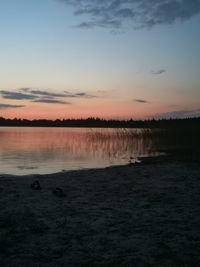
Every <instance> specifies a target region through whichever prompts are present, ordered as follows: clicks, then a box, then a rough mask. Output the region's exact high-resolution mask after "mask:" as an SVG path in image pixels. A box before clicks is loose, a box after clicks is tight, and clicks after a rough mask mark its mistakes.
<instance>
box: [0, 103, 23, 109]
mask: <svg viewBox="0 0 200 267" xmlns="http://www.w3.org/2000/svg"><path fill="white" fill-rule="evenodd" d="M23 107H25V106H24V105H10V104H0V109H8V108H23Z"/></svg>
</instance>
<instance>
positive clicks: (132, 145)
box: [0, 128, 156, 174]
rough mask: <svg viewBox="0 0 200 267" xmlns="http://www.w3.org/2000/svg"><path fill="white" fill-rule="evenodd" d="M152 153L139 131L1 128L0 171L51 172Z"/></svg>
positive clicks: (117, 161)
mask: <svg viewBox="0 0 200 267" xmlns="http://www.w3.org/2000/svg"><path fill="white" fill-rule="evenodd" d="M154 154H156V151H155V150H154V149H153V144H152V141H151V139H150V138H144V136H143V135H142V134H141V132H140V130H137V129H135V130H131V131H130V130H129V131H127V130H126V129H124V130H122V129H121V130H118V129H85V128H1V129H0V163H1V167H0V172H1V173H10V174H31V173H52V172H57V171H60V170H62V169H64V170H72V169H79V168H98V167H105V166H109V165H114V164H126V163H128V161H129V158H130V157H132V158H137V157H139V156H149V155H154Z"/></svg>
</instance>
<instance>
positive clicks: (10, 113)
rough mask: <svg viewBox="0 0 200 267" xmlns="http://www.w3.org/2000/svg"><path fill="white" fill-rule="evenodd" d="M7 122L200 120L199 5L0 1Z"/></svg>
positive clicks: (2, 103)
mask: <svg viewBox="0 0 200 267" xmlns="http://www.w3.org/2000/svg"><path fill="white" fill-rule="evenodd" d="M0 40H1V42H0V117H6V118H14V117H17V118H28V119H38V118H48V119H56V118H61V119H62V118H85V117H94V116H95V117H96V116H97V117H101V118H117V119H128V118H134V119H140V118H142V119H144V118H152V117H155V118H159V117H191V116H200V0H123V1H122V0H0Z"/></svg>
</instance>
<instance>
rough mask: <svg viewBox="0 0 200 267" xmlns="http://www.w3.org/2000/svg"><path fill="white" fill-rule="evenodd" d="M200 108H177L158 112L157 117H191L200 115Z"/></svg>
mask: <svg viewBox="0 0 200 267" xmlns="http://www.w3.org/2000/svg"><path fill="white" fill-rule="evenodd" d="M199 116H200V109H191V110H189V109H182V110H175V111H170V112H165V113H160V114H156V116H155V117H156V118H167V119H168V118H191V117H199Z"/></svg>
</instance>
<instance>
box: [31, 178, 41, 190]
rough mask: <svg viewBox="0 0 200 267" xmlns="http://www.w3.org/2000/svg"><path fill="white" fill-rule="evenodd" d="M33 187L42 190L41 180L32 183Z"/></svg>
mask: <svg viewBox="0 0 200 267" xmlns="http://www.w3.org/2000/svg"><path fill="white" fill-rule="evenodd" d="M31 188H32V189H33V190H41V189H42V187H41V185H40V183H39V181H37V180H36V181H35V182H33V183H32V184H31Z"/></svg>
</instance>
